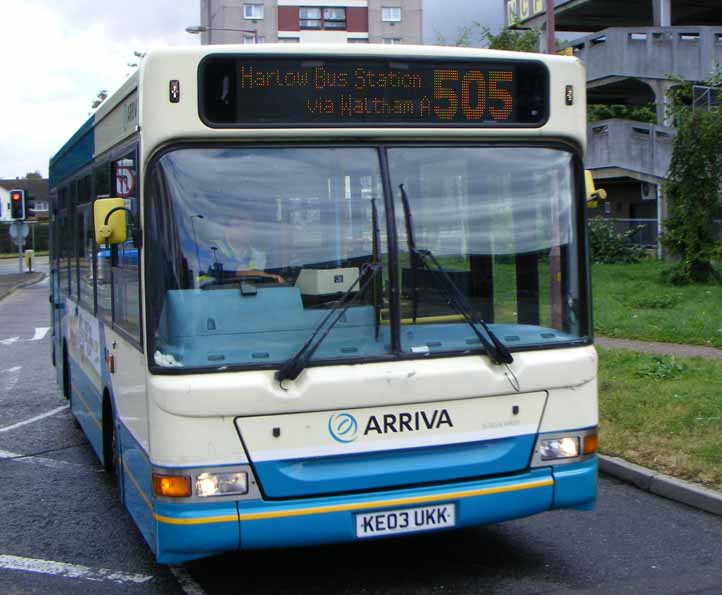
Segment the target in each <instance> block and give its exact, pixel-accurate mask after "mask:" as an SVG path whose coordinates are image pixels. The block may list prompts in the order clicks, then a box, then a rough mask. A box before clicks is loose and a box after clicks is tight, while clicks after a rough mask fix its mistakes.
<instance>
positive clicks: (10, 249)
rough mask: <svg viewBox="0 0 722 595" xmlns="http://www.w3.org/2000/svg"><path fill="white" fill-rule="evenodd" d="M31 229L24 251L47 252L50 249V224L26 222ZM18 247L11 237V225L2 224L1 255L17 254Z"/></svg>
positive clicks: (0, 226)
mask: <svg viewBox="0 0 722 595" xmlns="http://www.w3.org/2000/svg"><path fill="white" fill-rule="evenodd" d="M25 224H26V225H27V226H28V228H29V230H28V231H29V233H28V236H27V237H26V238H25V241H24V243H23V247H22V250H30V249H32V250H35V251H36V252H38V251H41V252H42V251H46V250H47V249H48V237H49V236H48V222H47V221H25ZM17 251H18V245H17V244H16V243H15V240H14V239H13V238H12V237H11V235H10V223H9V222H5V221H2V222H0V254H17Z"/></svg>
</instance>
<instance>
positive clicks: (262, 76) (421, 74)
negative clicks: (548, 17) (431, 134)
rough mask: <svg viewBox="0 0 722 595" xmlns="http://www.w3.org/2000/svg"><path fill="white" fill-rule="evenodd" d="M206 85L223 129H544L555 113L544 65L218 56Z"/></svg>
mask: <svg viewBox="0 0 722 595" xmlns="http://www.w3.org/2000/svg"><path fill="white" fill-rule="evenodd" d="M199 83H200V85H199V88H200V94H199V112H200V116H201V119H202V120H203V121H204V122H205V123H206V124H208V125H209V126H214V127H241V128H258V127H280V126H283V127H288V126H300V127H315V126H354V127H358V126H370V127H376V126H419V127H428V126H463V127H486V128H489V127H535V126H540V125H542V124H544V122H545V121H546V119H547V114H548V111H549V110H548V96H549V91H548V86H549V83H548V72H547V69H546V67H545V66H544V65H543V64H542V63H540V62H534V61H516V60H513V61H512V60H509V61H501V60H494V61H489V60H465V61H456V60H454V61H445V62H441V61H430V60H429V61H424V60H403V61H398V60H389V59H378V58H373V59H372V58H367V59H359V58H354V59H349V60H347V59H340V58H334V59H299V58H295V57H294V58H285V57H280V58H278V57H274V58H268V57H264V58H260V57H258V58H256V57H249V56H210V57H208V58H206V59H205V60H204V61H203V62H202V63H201V66H200V73H199Z"/></svg>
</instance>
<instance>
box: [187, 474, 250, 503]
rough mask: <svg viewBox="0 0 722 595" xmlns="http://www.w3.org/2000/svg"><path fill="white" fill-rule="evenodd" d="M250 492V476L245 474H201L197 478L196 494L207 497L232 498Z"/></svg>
mask: <svg viewBox="0 0 722 595" xmlns="http://www.w3.org/2000/svg"><path fill="white" fill-rule="evenodd" d="M247 492H248V475H247V474H246V473H245V472H242V471H241V472H234V473H201V474H200V475H198V476H197V477H196V494H197V495H198V496H201V497H206V496H232V495H235V494H245V493H247Z"/></svg>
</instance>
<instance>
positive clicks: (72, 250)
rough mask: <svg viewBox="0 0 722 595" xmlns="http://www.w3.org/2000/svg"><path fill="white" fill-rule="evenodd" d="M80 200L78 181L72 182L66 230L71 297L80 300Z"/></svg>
mask: <svg viewBox="0 0 722 595" xmlns="http://www.w3.org/2000/svg"><path fill="white" fill-rule="evenodd" d="M77 198H78V181H77V180H73V181H72V182H70V192H69V194H68V199H69V200H68V219H67V222H68V227H67V229H66V234H65V236H66V241H67V246H68V258H69V259H70V295H71V297H73V298H75V299H76V300H77V299H78V281H77V279H78V261H77V249H76V247H77V243H78V242H77V238H76V235H77V233H78V232H77V229H78V225H77V222H76V221H75V213H76V208H75V206H76V204H77Z"/></svg>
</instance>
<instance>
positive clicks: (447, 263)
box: [388, 147, 588, 353]
mask: <svg viewBox="0 0 722 595" xmlns="http://www.w3.org/2000/svg"><path fill="white" fill-rule="evenodd" d="M388 155H389V171H390V176H391V186H392V188H393V191H394V201H395V212H396V217H397V222H396V224H397V228H398V230H399V232H398V233H399V250H400V256H399V267H400V277H401V279H402V282H401V286H402V290H401V291H402V300H401V318H402V321H401V322H402V325H403V332H402V333H401V347H402V350H404V351H408V352H412V353H424V352H433V351H458V350H462V349H464V348H465V347H466V348H468V347H469V346H470V345H475V344H476V345H478V344H479V339H478V338H477V337H476V336H474V334H472V333H470V332H469V328H468V326H467V325H466V324H465V322H464V320H463V317H462V316H460V315H459V314H458V313H457V311H456V310H455V309H454V308H452V307H451V306H450V305H449V304H448V303H447V300H446V299H445V294H444V291H443V289H444V288H443V287H440V285H439V282H438V281H436V280H435V277H434V275H433V273H432V271H430V270H428V269H427V268H424V267H421V266H419V262H418V261H417V262H414V259H412V258H411V257H410V255H409V247H408V229H407V228H408V222H407V221H406V220H405V219H404V205H403V201H402V197H403V193H402V191H401V187H402V186H403V188H404V191H405V193H406V195H407V200H408V210H409V211H410V212H411V213H412V219H413V232H414V235H415V240H416V248H417V249H418V250H428V251H429V252H430V254H432V255H433V256H434V257H435V258H436V259H437V260H438V262H439V264H440V265H441V267H443V270H444V271H445V272H446V273H447V275H448V277H449V279H450V280H451V281H452V282H453V283H454V285H455V286H456V287H458V289H459V290H460V291H461V293H462V294H463V295H464V297H466V299H467V301H468V302H469V303H470V304H471V306H472V307H473V308H474V310H475V311H476V312H477V313H478V314H479V316H480V318H481V319H482V320H484V321H485V322H487V323H494V324H491V325H490V327H491V329H492V330H493V332H494V333H495V334H496V335H497V336H498V337H499V339H500V340H501V341H502V343H504V344H505V345H506V346H507V347H509V348H511V349H513V348H514V347H528V346H531V345H549V344H551V343H555V342H568V341H570V340H574V339H576V338H579V337H580V336H582V335H584V334H585V333H587V326H588V325H587V315H586V313H585V312H586V309H583V308H582V306H583V305H585V304H583V303H582V296H583V295H584V291H585V285H584V284H583V283H581V279H580V275H579V270H580V261H579V234H578V228H577V225H576V223H575V221H576V212H577V211H576V208H575V202H574V187H575V183H574V175H573V168H572V160H573V158H572V155H571V154H570V153H568V152H565V151H559V150H555V149H544V148H531V147H529V148H518V147H515V148H511V147H461V148H457V147H438V148H432V147H425V148H394V149H390V150H389V152H388Z"/></svg>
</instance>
